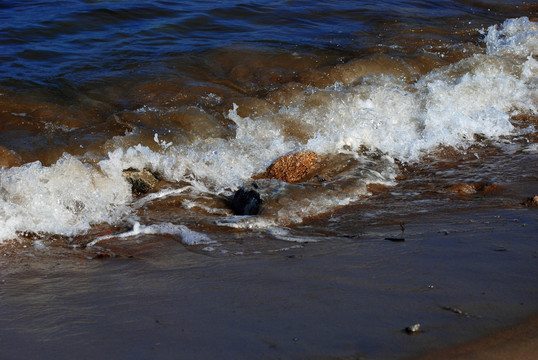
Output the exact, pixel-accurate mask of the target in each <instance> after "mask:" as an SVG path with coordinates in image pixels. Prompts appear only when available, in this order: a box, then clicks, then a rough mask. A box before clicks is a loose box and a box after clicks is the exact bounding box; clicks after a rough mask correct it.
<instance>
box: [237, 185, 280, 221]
mask: <svg viewBox="0 0 538 360" xmlns="http://www.w3.org/2000/svg"><path fill="white" fill-rule="evenodd" d="M286 185H287V184H286V183H283V182H282V181H279V180H275V179H259V180H256V181H255V182H253V183H251V184H249V185H245V186H242V187H241V188H240V189H239V190H237V191H236V192H235V194H234V196H233V197H232V199H231V206H232V210H233V211H234V213H235V214H237V215H257V214H259V213H260V212H261V211H262V208H263V207H264V206H265V205H266V203H267V202H268V201H269V200H270V199H271V198H273V197H278V195H279V194H281V193H282V192H283V191H284V189H285V188H286Z"/></svg>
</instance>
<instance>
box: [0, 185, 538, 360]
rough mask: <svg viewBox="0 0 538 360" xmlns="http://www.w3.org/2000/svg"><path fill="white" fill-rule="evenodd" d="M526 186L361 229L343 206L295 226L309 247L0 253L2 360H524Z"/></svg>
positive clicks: (355, 210) (532, 296)
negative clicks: (313, 233)
mask: <svg viewBox="0 0 538 360" xmlns="http://www.w3.org/2000/svg"><path fill="white" fill-rule="evenodd" d="M529 187H534V189H536V183H535V182H534V183H525V184H523V185H521V186H514V187H512V188H510V189H505V190H504V191H503V192H502V195H499V196H498V197H497V198H496V199H493V200H491V201H490V200H484V201H483V202H481V203H479V204H478V205H472V206H468V207H467V208H460V209H447V208H445V209H443V208H442V207H441V208H440V209H439V210H437V211H434V210H432V211H430V212H427V213H422V214H407V215H398V214H394V213H393V214H391V215H390V216H385V217H380V218H378V219H377V220H376V221H372V222H371V225H364V224H361V222H360V221H357V222H355V225H353V222H350V221H348V220H346V217H350V216H355V217H357V218H359V217H360V216H361V213H360V208H359V206H355V207H347V208H345V210H342V211H341V214H339V213H334V214H332V217H331V218H332V219H334V218H338V217H339V216H340V217H339V218H340V219H341V221H340V222H338V223H334V222H332V225H331V224H330V223H331V218H329V217H325V218H319V219H316V220H315V221H314V220H313V221H311V222H310V223H309V224H305V225H303V226H304V227H305V228H306V227H311V228H324V229H327V232H329V230H330V231H331V233H327V235H326V237H325V238H324V239H323V240H322V241H319V240H320V238H319V236H318V237H317V238H316V239H317V240H318V241H316V242H303V243H300V244H297V243H289V242H284V241H283V242H282V243H281V244H280V246H277V245H278V241H275V240H274V239H273V240H272V244H273V246H274V248H273V249H272V250H269V249H268V250H266V251H263V252H262V251H260V252H258V253H256V252H252V253H248V254H247V253H240V252H237V253H216V252H208V251H201V250H197V249H196V247H186V246H184V245H183V244H181V243H180V242H179V241H177V240H176V239H174V238H172V237H170V236H164V235H141V236H139V237H133V238H128V239H119V240H118V239H117V240H113V241H109V242H107V244H106V246H104V245H103V247H102V248H101V250H100V251H97V250H96V249H91V250H85V249H77V248H73V249H72V250H70V251H71V253H70V254H69V253H67V250H65V249H64V250H63V251H60V250H59V249H56V250H54V249H53V248H48V250H47V248H44V249H42V250H41V251H40V250H37V249H35V245H34V248H33V249H27V248H24V247H19V248H12V249H11V252H9V251H8V248H7V247H4V249H3V250H4V251H5V255H4V257H3V261H2V263H1V264H0V266H1V267H0V271H1V274H2V276H1V278H0V297H1V299H2V302H1V304H0V321H1V323H2V327H1V329H0V345H1V347H2V354H3V355H2V356H5V358H9V359H23V358H25V359H26V358H36V357H39V358H45V359H47V358H71V357H73V356H76V357H77V358H81V359H83V358H87V359H93V358H102V357H108V358H162V359H171V358H176V359H177V358H182V359H185V358H189V359H214V358H228V359H231V358H234V359H252V358H261V359H276V358H282V359H333V358H365V359H403V358H414V357H416V356H419V355H424V354H429V353H432V352H433V355H428V356H430V357H428V356H426V358H443V357H444V358H465V359H481V358H495V357H490V355H492V352H493V355H495V356H500V355H499V354H507V355H510V356H507V357H509V358H514V359H530V358H531V354H532V352H533V351H536V349H537V347H536V327H533V325H532V324H536V318H535V317H534V318H533V317H532V316H534V315H536V314H538V303H537V301H536V300H537V299H538V288H537V287H536V276H537V275H538V267H537V266H536V265H537V261H538V252H537V249H536V240H537V239H536V231H537V230H538V222H537V221H538V213H537V212H536V208H527V207H524V206H521V205H520V204H518V202H517V200H518V199H520V198H521V195H522V194H523V193H524V192H525V191H527V190H528V189H529ZM511 197H513V198H511ZM499 198H502V200H503V201H504V202H505V203H506V204H513V206H508V205H503V206H498V204H497V203H498V201H499ZM469 201H471V200H469ZM473 204H477V202H473ZM491 204H493V205H491ZM303 232H306V230H303ZM318 235H319V234H318ZM237 241H238V242H242V241H248V239H245V238H243V239H239V238H238V240H237ZM252 241H256V240H255V239H253V240H252ZM135 245H136V246H135ZM24 254H26V255H27V256H24ZM529 318H531V320H530V321H531V322H530V323H529V322H528V321H529V320H528V319H529ZM526 319H527V320H526ZM522 321H523V322H524V321H527V323H523V325H521V326H520V327H519V328H516V330H506V329H510V328H511V327H514V326H515V325H517V324H519V323H520V322H522ZM415 324H420V329H419V331H418V332H417V333H414V334H408V333H406V332H405V328H406V327H409V326H412V325H415ZM529 324H530V325H529ZM491 334H493V336H491ZM484 336H490V337H487V338H485V339H481V338H483V337H484ZM479 339H480V340H479ZM469 341H476V342H473V343H472V345H469V344H467V345H462V344H466V343H468V342H469ZM499 348H501V350H502V351H503V352H498V351H497V350H496V349H499ZM447 349H448V350H447ZM493 355H492V356H493Z"/></svg>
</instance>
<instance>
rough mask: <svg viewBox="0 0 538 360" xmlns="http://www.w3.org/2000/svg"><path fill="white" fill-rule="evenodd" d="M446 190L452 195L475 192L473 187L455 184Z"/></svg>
mask: <svg viewBox="0 0 538 360" xmlns="http://www.w3.org/2000/svg"><path fill="white" fill-rule="evenodd" d="M446 190H447V191H448V192H451V193H454V194H474V193H475V192H476V189H475V188H474V186H472V185H469V184H455V185H452V186H450V187H449V188H448V189H446Z"/></svg>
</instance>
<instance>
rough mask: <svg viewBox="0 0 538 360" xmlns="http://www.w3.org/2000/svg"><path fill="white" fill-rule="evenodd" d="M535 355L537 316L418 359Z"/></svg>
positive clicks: (491, 359) (537, 348) (524, 358)
mask: <svg viewBox="0 0 538 360" xmlns="http://www.w3.org/2000/svg"><path fill="white" fill-rule="evenodd" d="M537 354H538V317H537V316H535V317H531V318H530V319H526V320H524V321H523V322H521V323H519V324H515V325H513V326H510V327H507V328H506V329H503V330H501V331H498V332H495V333H493V334H491V335H489V336H486V337H484V338H481V339H479V340H477V341H474V342H470V343H467V344H464V345H461V346H456V347H454V348H447V349H442V350H439V351H435V352H432V353H430V354H428V355H425V356H420V357H419V358H416V359H417V360H429V359H439V360H443V359H460V360H463V359H468V360H471V359H473V360H481V359H484V360H485V359H488V360H496V359H519V360H527V359H528V360H532V359H536V355H537Z"/></svg>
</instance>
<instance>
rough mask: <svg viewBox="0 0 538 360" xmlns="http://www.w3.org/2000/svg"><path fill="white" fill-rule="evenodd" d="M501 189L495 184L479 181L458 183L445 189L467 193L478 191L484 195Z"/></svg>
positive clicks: (457, 192) (460, 193)
mask: <svg viewBox="0 0 538 360" xmlns="http://www.w3.org/2000/svg"><path fill="white" fill-rule="evenodd" d="M500 190H502V188H501V187H500V186H498V185H496V184H491V183H486V182H480V183H471V184H469V183H460V184H454V185H451V186H449V187H448V188H447V189H446V191H448V192H451V193H454V194H458V195H469V194H475V193H478V194H479V195H482V196H486V195H491V194H493V193H496V192H498V191H500Z"/></svg>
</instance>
